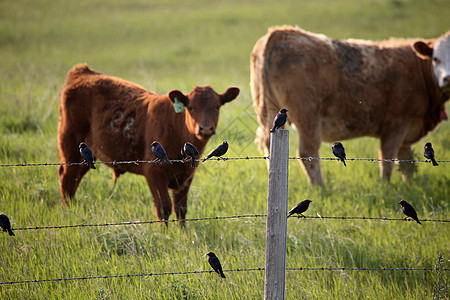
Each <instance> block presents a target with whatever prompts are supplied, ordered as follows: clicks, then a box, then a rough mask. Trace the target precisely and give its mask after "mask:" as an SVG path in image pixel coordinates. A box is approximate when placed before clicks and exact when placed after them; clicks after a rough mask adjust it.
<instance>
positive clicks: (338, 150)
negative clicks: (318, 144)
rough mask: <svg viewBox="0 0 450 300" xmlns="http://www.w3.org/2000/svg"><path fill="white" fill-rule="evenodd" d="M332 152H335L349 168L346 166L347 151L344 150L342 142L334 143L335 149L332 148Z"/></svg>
mask: <svg viewBox="0 0 450 300" xmlns="http://www.w3.org/2000/svg"><path fill="white" fill-rule="evenodd" d="M331 150H332V151H333V154H334V155H335V156H336V157H337V158H339V159H340V160H341V161H342V162H343V163H344V166H347V165H346V164H345V158H346V156H345V149H344V146H343V145H342V143H341V142H336V143H334V144H333V147H331Z"/></svg>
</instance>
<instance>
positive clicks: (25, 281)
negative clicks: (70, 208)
mask: <svg viewBox="0 0 450 300" xmlns="http://www.w3.org/2000/svg"><path fill="white" fill-rule="evenodd" d="M286 270H287V271H422V272H426V271H433V268H347V267H299V268H286ZM449 270H450V269H447V268H444V269H443V271H445V272H448V271H449ZM223 271H224V272H226V273H231V272H256V271H265V268H249V269H230V270H223ZM213 272H214V271H213V270H210V271H186V272H163V273H143V274H122V275H103V276H86V277H68V278H53V279H32V280H17V281H4V282H0V285H7V284H24V283H41V282H63V281H77V280H94V279H109V278H133V277H151V276H175V275H194V274H205V273H213Z"/></svg>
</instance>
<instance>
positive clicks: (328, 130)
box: [250, 26, 450, 185]
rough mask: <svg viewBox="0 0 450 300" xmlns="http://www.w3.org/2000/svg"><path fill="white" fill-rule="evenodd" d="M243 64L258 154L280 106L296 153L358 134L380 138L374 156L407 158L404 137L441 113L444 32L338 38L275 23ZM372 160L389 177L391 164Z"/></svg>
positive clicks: (446, 60)
mask: <svg viewBox="0 0 450 300" xmlns="http://www.w3.org/2000/svg"><path fill="white" fill-rule="evenodd" d="M250 64H251V92H252V97H253V105H254V108H255V110H256V113H257V115H258V122H259V124H260V128H259V129H258V132H257V138H258V139H259V143H260V146H263V147H264V150H265V152H266V155H267V154H268V153H269V149H270V147H269V143H270V140H269V130H270V126H271V125H272V120H273V119H274V117H275V115H276V114H277V112H278V111H279V109H280V108H287V109H288V110H289V115H288V122H289V123H291V124H292V123H293V124H294V125H295V127H296V128H297V130H298V131H299V136H300V145H299V151H298V155H299V156H300V157H319V147H320V144H321V142H322V140H324V141H327V142H333V141H337V140H345V139H351V138H356V137H360V136H371V137H376V138H379V139H380V143H381V146H380V158H382V159H394V158H396V157H398V158H402V157H407V155H412V150H411V144H413V143H415V142H417V141H418V140H419V139H420V138H422V137H424V136H425V135H426V134H427V133H428V132H430V131H431V130H432V129H434V128H435V127H436V126H437V125H438V123H439V122H440V121H441V120H442V119H444V118H446V114H445V108H444V104H445V102H446V101H447V100H449V97H450V33H447V34H445V35H443V36H441V37H440V38H438V39H434V40H426V41H420V40H393V39H391V40H388V41H383V42H371V41H362V40H346V41H338V40H334V39H331V38H328V37H326V36H324V35H320V34H314V33H310V32H307V31H304V30H302V29H299V28H293V27H288V26H285V27H277V28H271V29H269V31H268V33H267V34H266V35H264V36H263V37H262V38H260V39H259V40H258V42H257V43H256V45H255V46H254V48H253V51H252V53H251V60H250ZM301 164H302V167H303V169H304V171H305V172H306V173H307V176H308V181H309V183H310V184H318V185H323V179H322V174H321V172H320V165H319V161H318V160H311V161H305V160H301ZM380 167H381V172H380V175H381V176H382V177H385V178H387V179H388V180H389V178H390V176H391V173H392V168H393V163H392V162H386V161H384V162H381V165H380ZM407 175H408V178H411V177H412V172H410V173H409V174H407Z"/></svg>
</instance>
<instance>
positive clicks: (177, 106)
mask: <svg viewBox="0 0 450 300" xmlns="http://www.w3.org/2000/svg"><path fill="white" fill-rule="evenodd" d="M173 108H175V112H176V113H177V114H178V113H182V112H183V111H184V104H183V103H182V102H180V101H178V99H177V98H176V97H175V102H174V103H173Z"/></svg>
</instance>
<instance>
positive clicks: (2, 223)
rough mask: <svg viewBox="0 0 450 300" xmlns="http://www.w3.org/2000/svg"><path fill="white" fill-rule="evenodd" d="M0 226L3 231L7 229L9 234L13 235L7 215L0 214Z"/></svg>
mask: <svg viewBox="0 0 450 300" xmlns="http://www.w3.org/2000/svg"><path fill="white" fill-rule="evenodd" d="M0 227H1V228H2V229H3V231H8V233H9V235H10V236H14V235H15V234H14V232H12V230H11V222H9V218H8V216H6V215H4V214H1V215H0Z"/></svg>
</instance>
